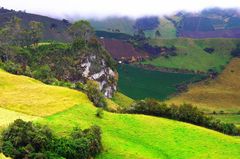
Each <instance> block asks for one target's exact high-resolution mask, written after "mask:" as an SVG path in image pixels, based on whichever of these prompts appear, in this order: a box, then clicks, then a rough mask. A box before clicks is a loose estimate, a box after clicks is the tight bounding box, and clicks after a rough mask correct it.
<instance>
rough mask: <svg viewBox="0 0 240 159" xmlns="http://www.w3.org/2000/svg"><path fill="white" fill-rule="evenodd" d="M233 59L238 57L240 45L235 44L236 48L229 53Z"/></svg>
mask: <svg viewBox="0 0 240 159" xmlns="http://www.w3.org/2000/svg"><path fill="white" fill-rule="evenodd" d="M231 55H232V56H233V57H240V44H237V47H236V48H235V49H233V50H232V51H231Z"/></svg>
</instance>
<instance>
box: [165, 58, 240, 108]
mask: <svg viewBox="0 0 240 159" xmlns="http://www.w3.org/2000/svg"><path fill="white" fill-rule="evenodd" d="M239 81H240V58H235V59H233V60H232V61H231V62H230V63H229V65H228V66H227V67H226V69H225V70H224V71H223V72H222V73H221V74H220V75H219V76H218V77H217V78H216V79H214V80H208V81H202V82H200V83H197V84H193V85H191V86H190V87H189V91H188V92H186V93H183V94H180V95H179V96H176V97H174V98H172V99H170V100H169V101H168V103H176V104H180V103H182V102H186V103H192V104H194V105H196V106H198V107H200V108H202V109H204V110H205V111H208V112H212V111H214V110H215V111H224V112H230V113H232V112H234V113H237V112H238V111H240V82H239Z"/></svg>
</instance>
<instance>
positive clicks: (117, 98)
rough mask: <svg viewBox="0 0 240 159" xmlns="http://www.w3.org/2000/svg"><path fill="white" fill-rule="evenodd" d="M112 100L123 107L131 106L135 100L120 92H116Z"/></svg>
mask: <svg viewBox="0 0 240 159" xmlns="http://www.w3.org/2000/svg"><path fill="white" fill-rule="evenodd" d="M112 100H113V101H114V102H115V103H116V104H118V105H119V106H120V107H122V108H126V107H129V106H130V105H131V104H132V103H133V102H134V100H133V99H132V98H130V97H128V96H126V95H124V94H122V93H120V92H116V93H115V95H114V97H113V98H112Z"/></svg>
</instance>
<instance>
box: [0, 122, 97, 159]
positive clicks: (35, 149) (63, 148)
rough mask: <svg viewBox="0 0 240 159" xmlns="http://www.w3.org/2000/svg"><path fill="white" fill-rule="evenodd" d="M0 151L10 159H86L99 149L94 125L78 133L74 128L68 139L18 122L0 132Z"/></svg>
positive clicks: (46, 128)
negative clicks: (0, 136)
mask: <svg viewBox="0 0 240 159" xmlns="http://www.w3.org/2000/svg"><path fill="white" fill-rule="evenodd" d="M1 143H2V145H0V150H1V151H2V152H3V154H4V155H5V156H7V157H11V158H13V159H19V158H29V159H33V158H34V159H38V158H39V159H51V158H52V159H54V158H63V157H64V158H66V159H73V158H79V159H89V158H92V157H94V156H96V155H97V154H99V153H100V152H101V150H102V143H101V130H100V128H99V127H98V126H92V127H90V128H89V129H85V130H83V131H82V130H81V129H79V128H74V129H73V131H72V133H71V134H70V137H60V138H59V137H56V136H54V135H53V134H52V132H51V130H50V129H49V128H48V127H46V126H40V125H33V124H32V123H31V122H24V121H22V120H21V119H18V120H16V121H14V123H13V124H11V125H10V126H9V127H8V128H7V129H5V130H4V131H3V133H2V138H1Z"/></svg>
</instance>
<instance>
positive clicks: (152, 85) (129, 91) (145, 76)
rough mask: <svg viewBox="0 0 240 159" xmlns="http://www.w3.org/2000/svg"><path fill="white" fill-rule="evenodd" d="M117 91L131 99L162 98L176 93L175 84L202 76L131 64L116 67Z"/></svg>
mask: <svg viewBox="0 0 240 159" xmlns="http://www.w3.org/2000/svg"><path fill="white" fill-rule="evenodd" d="M118 73H119V81H118V87H119V91H120V92H122V93H123V94H126V95H127V96H129V97H131V98H133V99H144V98H148V97H150V98H156V99H159V100H164V99H166V98H168V97H169V96H170V95H172V94H174V93H176V91H177V89H176V85H177V84H181V83H184V82H191V81H195V80H198V79H200V78H202V75H195V74H182V73H165V72H160V71H150V70H145V69H142V68H138V67H135V66H131V65H120V66H119V67H118Z"/></svg>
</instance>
